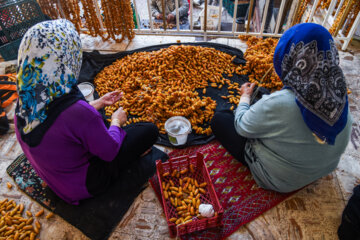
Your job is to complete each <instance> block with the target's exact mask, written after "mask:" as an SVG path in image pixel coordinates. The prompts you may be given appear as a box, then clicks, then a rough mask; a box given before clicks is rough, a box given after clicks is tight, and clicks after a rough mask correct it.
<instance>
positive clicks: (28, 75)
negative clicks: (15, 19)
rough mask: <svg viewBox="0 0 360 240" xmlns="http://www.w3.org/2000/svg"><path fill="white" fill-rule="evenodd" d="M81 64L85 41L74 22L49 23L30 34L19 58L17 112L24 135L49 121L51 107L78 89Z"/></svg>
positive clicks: (21, 48) (24, 41)
mask: <svg viewBox="0 0 360 240" xmlns="http://www.w3.org/2000/svg"><path fill="white" fill-rule="evenodd" d="M81 62H82V51H81V41H80V37H79V34H78V33H77V32H76V30H75V27H74V25H73V24H72V23H71V22H69V21H67V20H64V19H60V20H54V21H45V22H41V23H39V24H36V25H35V26H33V27H32V28H30V29H29V30H28V31H27V32H26V34H25V36H24V37H23V39H22V41H21V44H20V48H19V55H18V73H17V86H18V93H19V101H18V107H17V112H16V115H17V116H18V117H19V118H21V119H22V120H24V124H23V126H22V129H21V130H22V132H23V133H24V134H28V133H30V132H31V131H33V130H34V129H35V128H36V127H37V126H39V125H40V124H42V123H43V122H44V121H45V120H46V119H47V118H48V112H47V110H48V107H49V104H50V103H52V102H53V101H54V100H55V99H58V98H60V97H62V96H64V95H65V94H68V93H69V92H70V91H71V90H72V89H73V88H74V87H75V86H76V83H77V78H78V76H79V73H80V68H81Z"/></svg>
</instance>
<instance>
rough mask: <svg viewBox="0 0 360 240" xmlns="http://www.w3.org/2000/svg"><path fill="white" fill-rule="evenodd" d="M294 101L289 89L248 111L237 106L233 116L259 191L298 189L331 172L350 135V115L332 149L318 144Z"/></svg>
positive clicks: (265, 99)
mask: <svg viewBox="0 0 360 240" xmlns="http://www.w3.org/2000/svg"><path fill="white" fill-rule="evenodd" d="M294 98H295V95H294V93H293V92H292V91H291V90H290V89H283V90H280V91H278V92H275V93H273V94H271V95H266V96H263V97H262V99H260V100H259V101H258V102H257V103H256V104H254V105H252V106H251V107H250V108H249V109H248V110H246V106H245V108H242V107H241V106H240V108H239V109H238V111H237V112H236V114H235V122H236V124H235V128H236V131H237V132H238V133H239V134H240V135H241V136H244V137H247V138H248V143H247V145H246V147H245V158H246V159H248V161H252V162H251V164H249V167H250V169H251V172H252V174H253V176H254V178H255V179H256V181H257V183H258V184H259V185H260V186H261V187H264V188H271V189H273V190H276V191H279V192H290V191H293V190H296V189H299V188H301V187H303V186H304V185H307V184H309V183H311V182H313V181H315V180H316V179H318V178H321V177H322V176H324V175H327V174H328V173H329V172H331V171H333V170H334V169H335V168H336V166H337V165H338V163H339V160H340V156H341V154H342V153H343V152H344V151H345V148H346V146H347V144H348V141H349V136H350V132H351V125H352V120H351V116H350V113H349V116H348V122H347V124H346V127H345V128H344V130H343V131H342V132H341V133H340V134H339V135H338V136H337V137H336V142H335V145H329V144H321V143H319V142H318V141H316V139H315V137H314V135H313V133H312V132H311V131H310V129H309V128H308V127H307V125H306V124H305V122H304V120H303V118H302V115H301V113H300V111H299V108H298V106H297V104H296V102H295V101H294ZM251 156H255V158H254V159H252V158H253V157H251ZM250 159H252V160H250Z"/></svg>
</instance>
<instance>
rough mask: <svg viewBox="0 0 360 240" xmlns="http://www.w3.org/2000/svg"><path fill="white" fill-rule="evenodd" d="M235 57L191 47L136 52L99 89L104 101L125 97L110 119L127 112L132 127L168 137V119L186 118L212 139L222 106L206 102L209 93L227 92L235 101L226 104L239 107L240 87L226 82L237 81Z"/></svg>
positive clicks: (103, 76) (106, 73)
mask: <svg viewBox="0 0 360 240" xmlns="http://www.w3.org/2000/svg"><path fill="white" fill-rule="evenodd" d="M235 57H236V56H231V55H229V54H226V53H224V52H221V51H218V50H215V49H213V48H208V47H200V46H185V45H180V46H170V47H168V48H163V49H161V50H158V51H153V52H136V53H134V54H131V55H128V56H126V57H124V58H122V59H119V60H117V61H116V62H114V63H113V64H112V65H110V66H108V67H105V68H104V69H103V70H102V71H101V72H100V73H99V74H98V75H97V76H96V77H95V80H94V83H95V86H96V90H97V91H98V93H99V94H100V96H102V95H104V94H106V93H108V92H111V91H115V90H120V91H122V92H124V97H123V98H122V99H121V100H120V102H119V103H117V104H115V105H113V106H110V107H107V108H106V114H107V115H108V116H110V115H111V114H112V113H113V112H114V111H115V110H116V109H117V108H118V107H119V106H122V107H123V108H124V110H125V111H126V112H127V113H128V114H130V115H129V118H128V119H129V120H128V122H127V124H130V123H134V122H139V121H150V122H153V123H155V124H156V125H157V126H158V128H159V129H160V132H161V133H163V134H165V130H164V124H165V121H166V120H167V119H168V118H170V117H173V116H184V117H186V118H187V119H189V121H190V122H191V125H192V128H193V131H195V133H197V134H206V135H210V134H211V129H210V126H209V122H210V120H211V118H212V117H213V115H214V111H215V108H216V102H215V101H214V100H213V99H212V98H210V97H208V96H206V88H207V87H213V88H218V89H221V88H223V87H226V88H227V89H228V93H229V95H227V96H222V98H224V99H226V100H227V101H228V102H230V103H233V104H237V103H238V101H239V98H240V96H239V90H240V89H239V84H238V83H237V82H231V81H230V80H229V79H227V78H224V77H223V74H227V76H229V77H231V76H232V75H233V73H234V71H235V68H236V66H237V65H235V64H234V63H232V61H233V60H234V58H235ZM196 90H199V91H196ZM199 92H200V93H202V94H199ZM201 95H202V96H201ZM232 109H233V106H232Z"/></svg>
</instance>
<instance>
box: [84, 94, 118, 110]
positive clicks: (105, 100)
mask: <svg viewBox="0 0 360 240" xmlns="http://www.w3.org/2000/svg"><path fill="white" fill-rule="evenodd" d="M123 95H124V93H123V92H120V91H114V92H109V93H107V94H105V95H104V96H102V97H101V98H99V99H96V100H94V101H91V102H89V104H90V105H91V106H93V107H94V108H95V109H96V110H99V109H101V108H103V107H106V106H110V105H113V104H114V103H116V102H117V101H119V100H120V99H121V98H122V96H123Z"/></svg>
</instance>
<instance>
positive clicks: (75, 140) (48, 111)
mask: <svg viewBox="0 0 360 240" xmlns="http://www.w3.org/2000/svg"><path fill="white" fill-rule="evenodd" d="M81 61H82V52H81V41H80V37H79V35H78V33H77V32H76V30H75V27H74V26H73V24H72V23H71V22H69V21H67V20H62V19H61V20H55V21H46V22H42V23H39V24H37V25H35V26H34V27H32V28H31V29H29V30H28V32H27V33H26V34H25V36H24V37H23V40H22V41H21V44H20V48H19V55H18V66H19V67H18V73H17V87H18V93H19V100H18V103H17V108H16V117H15V124H16V126H17V127H16V136H17V139H18V141H19V143H20V145H21V147H22V149H23V151H24V153H25V155H26V157H27V158H28V159H29V161H30V163H31V164H32V166H33V168H34V169H35V171H36V172H37V174H38V175H39V176H40V177H41V178H42V179H43V180H44V181H45V182H46V183H47V184H48V185H49V187H50V188H51V189H52V190H53V191H54V192H55V193H56V194H57V195H58V196H60V197H61V198H62V199H63V200H65V201H66V202H68V203H70V204H79V200H81V199H85V198H89V197H92V196H94V195H97V194H100V193H102V192H103V191H105V190H106V189H107V188H108V187H109V185H110V183H112V182H113V180H115V179H116V178H117V177H118V176H119V175H120V174H121V172H122V171H124V170H126V169H127V167H128V166H129V165H130V164H131V163H132V162H134V161H138V160H139V159H140V156H141V155H143V154H144V153H146V152H147V150H148V149H149V148H151V146H152V145H153V144H154V143H155V141H156V139H157V137H158V129H157V127H156V126H155V125H154V124H152V123H138V124H134V125H131V127H127V128H126V129H124V128H121V126H122V125H123V124H124V123H125V122H126V120H127V117H126V113H125V112H124V111H123V109H122V108H119V109H118V110H117V111H115V112H114V113H113V115H112V117H111V126H110V127H109V128H107V127H106V126H105V124H104V122H103V119H102V116H101V115H100V114H99V112H98V111H97V110H98V109H100V108H102V107H105V106H109V105H112V104H114V103H115V102H117V101H119V99H120V98H121V97H122V93H121V92H120V91H119V92H112V93H108V94H106V95H104V96H103V97H102V98H100V99H98V100H95V101H93V102H89V103H87V102H86V101H85V99H84V96H83V95H82V94H81V92H80V91H79V89H78V88H77V77H78V75H79V73H80V67H81Z"/></svg>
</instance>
